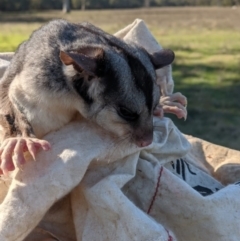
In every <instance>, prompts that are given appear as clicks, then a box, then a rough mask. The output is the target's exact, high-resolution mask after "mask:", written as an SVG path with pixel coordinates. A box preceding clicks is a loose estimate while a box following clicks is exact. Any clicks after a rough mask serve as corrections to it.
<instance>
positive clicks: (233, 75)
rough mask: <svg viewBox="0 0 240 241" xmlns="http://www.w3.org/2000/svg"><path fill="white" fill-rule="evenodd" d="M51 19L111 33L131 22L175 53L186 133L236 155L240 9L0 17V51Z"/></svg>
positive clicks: (239, 130)
mask: <svg viewBox="0 0 240 241" xmlns="http://www.w3.org/2000/svg"><path fill="white" fill-rule="evenodd" d="M52 18H66V19H69V20H71V21H75V22H76V21H89V22H91V23H93V24H96V25H97V26H99V27H101V28H103V29H104V30H106V31H108V32H110V33H114V32H115V31H117V30H118V29H121V28H122V27H124V26H126V25H127V24H129V23H131V22H132V21H133V20H134V19H135V18H142V19H144V20H145V21H146V23H147V25H148V26H149V28H150V30H151V31H152V33H153V34H154V36H155V37H156V38H157V40H158V41H159V42H160V43H161V44H162V45H163V46H164V47H167V48H171V49H173V50H174V51H175V53H176V60H175V62H174V65H173V75H174V80H175V91H180V92H182V93H183V94H184V95H186V96H187V97H188V102H189V104H188V111H189V115H188V119H187V121H185V122H184V121H182V120H180V121H179V120H177V119H175V118H174V121H175V122H176V125H177V126H178V127H179V129H180V130H182V131H183V132H184V133H187V134H191V135H194V136H197V137H200V138H203V139H205V140H208V141H211V142H213V143H217V144H220V145H224V146H228V147H231V148H234V149H238V150H240V127H239V126H240V24H239V20H240V8H238V9H232V8H153V9H147V10H146V9H138V10H114V11H109V10H108V11H85V12H80V11H73V12H71V13H70V14H68V15H62V13H61V12H57V11H51V12H43V13H22V14H16V13H14V14H10V13H1V15H0V26H1V28H0V51H14V50H15V49H16V47H17V45H18V44H19V43H20V42H21V41H23V40H25V39H27V38H28V37H29V35H30V33H31V32H32V31H33V30H34V29H36V28H38V27H39V26H40V25H41V24H43V23H44V22H46V21H48V20H50V19H52Z"/></svg>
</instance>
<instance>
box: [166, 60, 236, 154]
mask: <svg viewBox="0 0 240 241" xmlns="http://www.w3.org/2000/svg"><path fill="white" fill-rule="evenodd" d="M173 69H174V80H175V92H178V91H179V92H181V93H183V94H184V95H185V96H186V97H187V98H188V118H187V120H186V121H183V120H178V119H177V118H175V117H172V116H171V118H172V119H173V121H174V122H175V124H176V125H177V126H178V128H179V129H180V130H181V131H182V132H183V133H185V134H190V135H193V136H196V137H199V138H202V139H205V140H207V141H210V142H213V143H216V144H219V145H223V146H226V147H230V148H233V149H237V150H240V101H239V99H240V75H239V70H238V69H237V68H236V69H234V68H232V69H229V68H225V69H224V70H223V69H222V68H221V67H219V66H213V65H212V66H208V65H204V64H201V65H199V64H197V65H191V68H190V67H189V66H187V65H184V64H182V63H181V64H178V63H176V64H175V65H174V67H173ZM233 73H237V75H232V74H233ZM219 74H220V75H221V79H220V80H219V79H217V78H218V76H219ZM204 76H205V77H204ZM209 76H210V78H213V79H214V77H215V78H216V81H215V82H213V80H211V84H209V83H208V78H209ZM238 76H239V78H238ZM185 79H188V80H190V81H189V82H188V81H184V80H185ZM199 79H203V82H202V83H199ZM169 117H170V115H169Z"/></svg>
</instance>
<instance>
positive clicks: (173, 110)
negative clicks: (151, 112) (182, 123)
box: [163, 106, 187, 120]
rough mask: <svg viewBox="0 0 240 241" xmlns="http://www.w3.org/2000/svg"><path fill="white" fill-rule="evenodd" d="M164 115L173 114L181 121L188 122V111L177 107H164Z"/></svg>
mask: <svg viewBox="0 0 240 241" xmlns="http://www.w3.org/2000/svg"><path fill="white" fill-rule="evenodd" d="M163 111H164V113H171V114H174V115H176V116H177V117H178V118H179V119H181V118H184V120H186V118H187V110H186V109H181V108H178V107H177V106H163Z"/></svg>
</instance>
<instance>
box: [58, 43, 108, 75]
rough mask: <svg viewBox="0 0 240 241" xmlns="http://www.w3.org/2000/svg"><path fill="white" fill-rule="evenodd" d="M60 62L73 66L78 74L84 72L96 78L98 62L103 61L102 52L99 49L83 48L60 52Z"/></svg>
mask: <svg viewBox="0 0 240 241" xmlns="http://www.w3.org/2000/svg"><path fill="white" fill-rule="evenodd" d="M59 57H60V59H61V61H62V63H63V64H65V65H73V66H74V67H75V69H76V70H77V71H79V72H82V71H85V72H86V73H87V74H89V75H93V76H96V75H97V69H98V63H99V60H101V59H103V57H104V51H103V49H101V48H96V47H85V48H81V49H78V50H74V51H66V52H65V51H60V55H59Z"/></svg>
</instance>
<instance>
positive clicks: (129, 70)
mask: <svg viewBox="0 0 240 241" xmlns="http://www.w3.org/2000/svg"><path fill="white" fill-rule="evenodd" d="M60 53H61V54H60ZM164 54H165V55H166V53H164ZM60 55H61V57H59V56H60ZM161 56H164V55H161V54H160V55H159V56H151V55H150V54H148V53H147V52H146V51H145V50H144V49H142V48H140V47H138V46H136V45H134V44H126V43H125V42H123V41H121V40H119V39H117V38H115V37H114V36H112V35H109V34H107V33H105V32H103V31H102V30H100V29H98V28H96V27H95V26H93V25H91V24H89V23H82V24H73V23H69V22H67V21H65V20H54V21H51V22H49V23H48V24H46V25H44V26H43V27H41V28H40V29H39V30H37V31H35V32H34V33H33V34H32V35H31V37H30V39H29V40H28V41H26V42H24V43H22V44H21V45H20V47H19V48H18V50H17V51H16V53H15V55H14V57H13V59H12V61H11V63H10V65H9V68H8V70H7V71H6V73H5V75H4V76H3V79H2V83H1V85H0V98H1V99H2V103H1V104H0V117H1V118H0V124H1V125H2V126H5V127H6V125H7V124H6V123H7V122H8V121H7V120H6V116H7V115H10V116H11V118H12V122H11V123H9V124H10V125H12V126H14V128H15V129H16V130H17V131H15V132H14V131H13V132H11V133H7V134H6V136H14V135H21V134H23V133H25V135H29V136H30V134H29V133H31V135H33V133H35V134H36V136H37V137H41V136H43V135H45V134H47V133H48V132H50V131H53V130H56V129H58V128H60V127H61V126H62V125H65V124H66V123H68V122H69V121H70V120H72V119H73V118H74V117H75V115H76V113H80V114H81V115H82V116H83V117H85V118H87V119H89V120H91V121H93V122H96V123H97V124H99V125H100V126H102V127H103V128H105V129H107V130H108V131H110V132H113V133H114V134H115V135H117V136H129V138H130V139H131V140H133V141H134V142H135V143H136V144H137V145H139V146H142V144H141V142H143V141H146V140H151V139H152V132H153V127H152V113H153V109H154V108H155V106H156V105H157V104H158V101H159V97H160V94H159V89H158V87H157V85H156V75H155V68H158V67H163V66H164V65H167V64H170V63H171V62H172V61H173V57H174V56H173V54H172V53H171V54H170V59H169V55H168V56H167V57H166V59H167V60H166V61H165V62H164V58H165V57H164V58H163V60H162V61H154V60H153V58H155V59H156V58H159V57H161ZM172 56H173V57H172ZM71 61H73V62H71ZM156 63H161V64H159V66H156ZM126 111H127V113H126ZM129 112H130V118H129V116H128V114H129ZM123 114H124V115H123ZM126 114H127V116H128V117H126ZM134 115H135V116H134ZM20 117H21V118H20ZM23 117H24V118H25V125H22V124H20V123H19V122H22V121H23V119H24V118H23ZM4 121H5V122H4ZM4 123H5V124H4ZM21 126H24V128H25V130H22V128H21ZM26 126H27V127H26ZM26 128H28V131H26ZM31 129H33V130H32V131H31ZM8 132H9V131H8ZM14 133H15V134H14ZM26 133H28V134H26ZM139 143H140V144H139Z"/></svg>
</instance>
